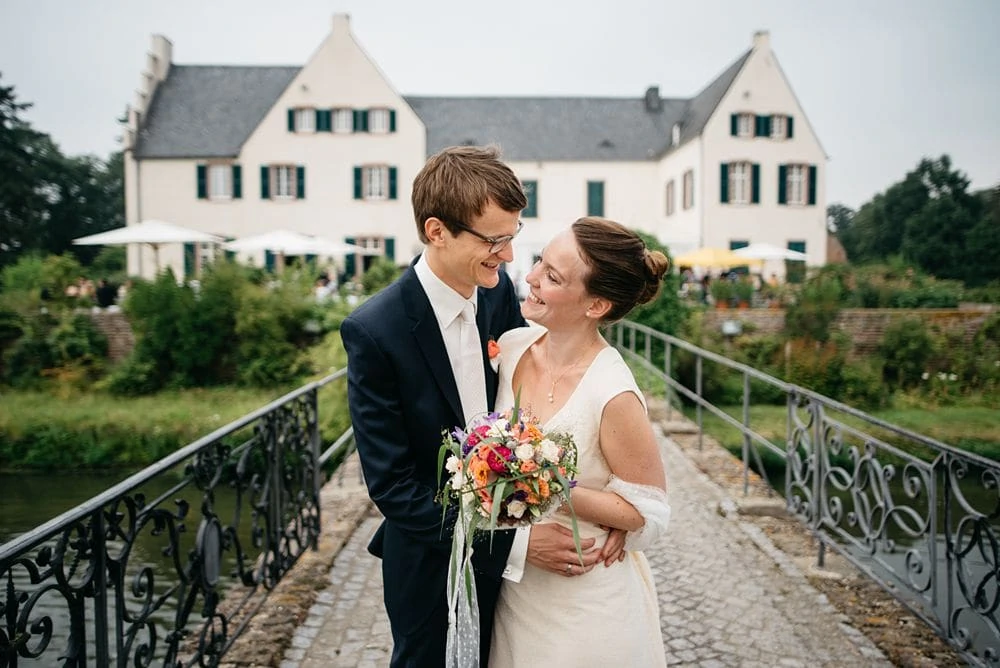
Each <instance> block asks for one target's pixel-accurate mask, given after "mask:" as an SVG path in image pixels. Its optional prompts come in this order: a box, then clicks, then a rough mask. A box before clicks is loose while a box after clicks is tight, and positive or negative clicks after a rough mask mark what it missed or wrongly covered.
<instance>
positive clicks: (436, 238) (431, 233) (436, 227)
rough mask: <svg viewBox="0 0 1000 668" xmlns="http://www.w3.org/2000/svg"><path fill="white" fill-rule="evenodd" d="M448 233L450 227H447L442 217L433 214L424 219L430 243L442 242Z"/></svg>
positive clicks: (425, 231) (425, 232)
mask: <svg viewBox="0 0 1000 668" xmlns="http://www.w3.org/2000/svg"><path fill="white" fill-rule="evenodd" d="M447 233H448V228H447V227H445V225H444V221H443V220H441V219H440V218H435V217H433V216H431V217H430V218H428V219H427V220H425V221H424V234H426V235H427V241H428V242H429V243H430V244H432V245H438V244H440V243H441V242H442V241H443V240H444V235H445V234H447Z"/></svg>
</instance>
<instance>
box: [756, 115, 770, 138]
mask: <svg viewBox="0 0 1000 668" xmlns="http://www.w3.org/2000/svg"><path fill="white" fill-rule="evenodd" d="M755 136H757V137H770V136H771V117H770V116H758V117H757V131H756V133H755Z"/></svg>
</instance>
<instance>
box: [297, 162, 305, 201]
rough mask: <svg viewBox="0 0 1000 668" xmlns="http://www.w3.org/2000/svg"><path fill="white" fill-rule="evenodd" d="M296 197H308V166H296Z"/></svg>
mask: <svg viewBox="0 0 1000 668" xmlns="http://www.w3.org/2000/svg"><path fill="white" fill-rule="evenodd" d="M295 197H296V198H297V199H305V198H306V168H305V167H304V166H302V165H298V166H296V167H295Z"/></svg>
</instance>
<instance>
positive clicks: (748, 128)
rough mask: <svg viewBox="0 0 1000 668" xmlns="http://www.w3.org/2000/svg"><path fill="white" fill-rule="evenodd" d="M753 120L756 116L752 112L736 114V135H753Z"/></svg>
mask: <svg viewBox="0 0 1000 668" xmlns="http://www.w3.org/2000/svg"><path fill="white" fill-rule="evenodd" d="M755 120H756V116H754V115H753V114H738V115H737V116H736V136H737V137H753V135H754V121H755Z"/></svg>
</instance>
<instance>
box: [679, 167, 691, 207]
mask: <svg viewBox="0 0 1000 668" xmlns="http://www.w3.org/2000/svg"><path fill="white" fill-rule="evenodd" d="M683 180H684V188H683V190H684V193H683V195H684V201H683V203H682V204H683V206H684V210H685V211H686V210H688V209H690V208H691V207H693V206H694V170H693V169H689V170H687V171H686V172H684V179H683Z"/></svg>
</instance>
